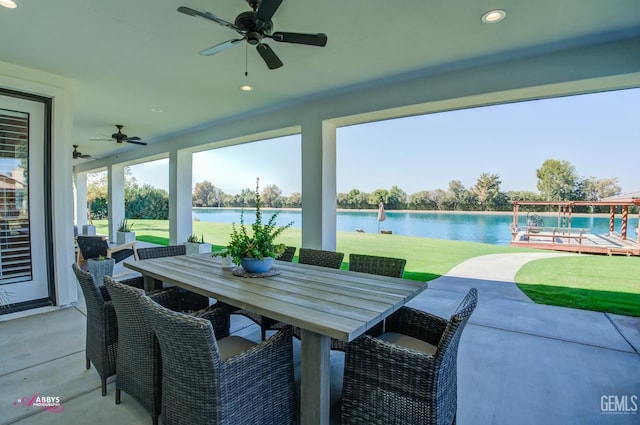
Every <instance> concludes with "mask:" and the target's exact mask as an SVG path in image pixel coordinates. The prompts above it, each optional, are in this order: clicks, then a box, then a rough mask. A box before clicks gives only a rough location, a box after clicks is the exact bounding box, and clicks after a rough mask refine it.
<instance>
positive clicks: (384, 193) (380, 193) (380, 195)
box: [369, 189, 389, 208]
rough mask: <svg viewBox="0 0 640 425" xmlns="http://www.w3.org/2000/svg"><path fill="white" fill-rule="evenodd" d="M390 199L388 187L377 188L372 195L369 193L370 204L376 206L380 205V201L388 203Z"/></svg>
mask: <svg viewBox="0 0 640 425" xmlns="http://www.w3.org/2000/svg"><path fill="white" fill-rule="evenodd" d="M388 200H389V191H388V190H387V189H376V190H374V191H373V193H372V194H371V195H369V205H370V206H375V207H376V208H377V207H378V205H379V204H380V202H382V203H384V204H385V205H386V204H387V201H388Z"/></svg>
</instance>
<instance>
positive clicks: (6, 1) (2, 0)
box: [0, 0, 18, 9]
mask: <svg viewBox="0 0 640 425" xmlns="http://www.w3.org/2000/svg"><path fill="white" fill-rule="evenodd" d="M0 6H4V7H6V8H7V9H15V8H16V7H18V5H17V4H16V2H15V1H13V0H0Z"/></svg>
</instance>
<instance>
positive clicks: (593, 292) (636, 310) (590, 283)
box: [515, 255, 640, 316]
mask: <svg viewBox="0 0 640 425" xmlns="http://www.w3.org/2000/svg"><path fill="white" fill-rule="evenodd" d="M638 276H640V261H638V258H634V257H623V256H620V257H608V256H601V255H580V256H566V257H558V258H547V259H542V260H538V261H533V262H531V263H528V264H525V265H524V267H522V268H521V269H520V271H519V272H518V273H517V275H516V279H515V280H516V283H517V285H518V287H519V288H520V289H522V291H524V292H525V293H526V294H527V295H528V296H529V297H530V298H531V299H532V300H533V301H535V302H536V303H539V304H549V305H559V306H564V307H572V308H581V309H584V310H593V311H602V312H610V313H616V314H624V315H627V316H640V280H639V279H638Z"/></svg>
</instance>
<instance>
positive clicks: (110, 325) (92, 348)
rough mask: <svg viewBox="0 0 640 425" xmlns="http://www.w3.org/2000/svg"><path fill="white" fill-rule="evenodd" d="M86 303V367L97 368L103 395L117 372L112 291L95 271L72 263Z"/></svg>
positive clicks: (116, 333) (115, 320)
mask: <svg viewBox="0 0 640 425" xmlns="http://www.w3.org/2000/svg"><path fill="white" fill-rule="evenodd" d="M71 267H72V268H73V272H74V273H75V275H76V278H77V279H78V283H80V288H82V293H83V295H84V299H85V303H86V306H87V336H86V350H85V355H86V367H87V369H89V368H90V367H91V363H93V366H94V367H95V368H96V370H97V371H98V375H100V380H101V383H102V395H103V396H104V395H106V394H107V378H108V377H110V376H112V375H114V374H115V373H116V355H117V352H118V321H117V318H116V312H115V310H114V308H113V304H112V303H111V299H110V298H109V294H108V293H107V292H106V290H105V291H103V290H101V289H100V287H99V286H98V284H97V283H96V281H95V279H94V277H93V275H92V274H91V273H89V272H85V271H84V270H82V269H80V267H78V265H77V264H72V266H71Z"/></svg>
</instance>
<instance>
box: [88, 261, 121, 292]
mask: <svg viewBox="0 0 640 425" xmlns="http://www.w3.org/2000/svg"><path fill="white" fill-rule="evenodd" d="M115 264H116V260H115V259H113V258H107V257H105V256H104V255H101V256H99V257H97V258H89V259H88V260H87V271H88V272H89V273H91V274H92V275H93V277H94V279H95V280H96V283H97V284H98V285H102V284H103V277H104V276H113V267H114V266H115Z"/></svg>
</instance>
